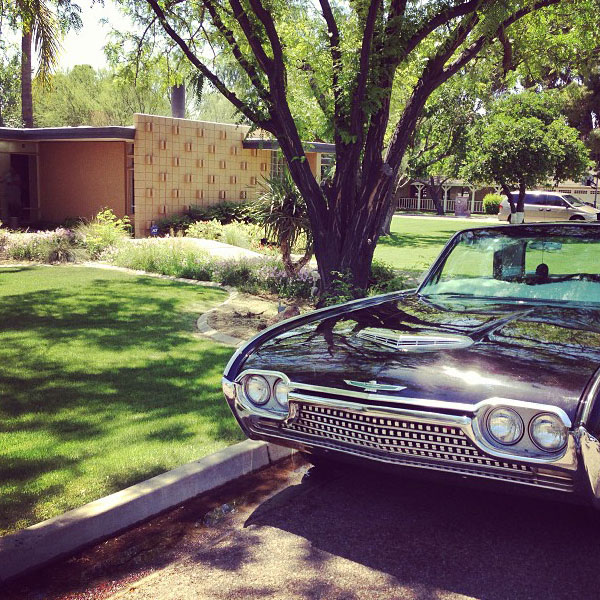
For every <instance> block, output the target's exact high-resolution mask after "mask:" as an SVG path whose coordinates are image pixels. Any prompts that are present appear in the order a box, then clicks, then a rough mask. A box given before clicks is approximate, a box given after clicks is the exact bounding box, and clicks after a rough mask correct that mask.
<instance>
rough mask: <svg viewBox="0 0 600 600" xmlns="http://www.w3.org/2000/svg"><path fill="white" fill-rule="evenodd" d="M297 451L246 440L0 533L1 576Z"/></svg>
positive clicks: (35, 564) (89, 541)
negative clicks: (53, 515) (0, 534)
mask: <svg viewBox="0 0 600 600" xmlns="http://www.w3.org/2000/svg"><path fill="white" fill-rule="evenodd" d="M294 452H295V451H294V450H291V449H289V448H284V447H282V446H275V445H272V444H268V443H266V442H257V441H252V440H246V441H244V442H240V443H239V444H235V445H234V446H230V447H228V448H225V449H224V450H221V451H219V452H216V453H215V454H211V455H210V456H207V457H205V458H202V459H200V460H197V461H193V462H190V463H187V464H185V465H183V466H181V467H179V468H177V469H174V470H172V471H168V472H167V473H163V474H162V475H157V476H156V477H152V478H151V479H148V480H147V481H143V482H141V483H138V484H136V485H133V486H131V487H128V488H126V489H124V490H122V491H120V492H116V493H115V494H111V495H110V496H106V497H105V498H101V499H100V500H95V501H94V502H90V503H89V504H86V505H84V506H81V507H80V508H76V509H74V510H70V511H69V512H66V513H65V514H63V515H59V516H58V517H54V518H52V519H48V520H47V521H42V522H41V523H37V524H36V525H32V526H31V527H28V528H27V529H23V530H21V531H18V532H16V533H13V534H9V535H5V536H3V537H0V582H4V581H6V580H8V579H10V578H13V577H16V576H17V575H22V574H23V573H25V572H27V571H30V570H33V569H36V568H38V567H41V566H42V565H44V564H46V563H48V562H50V561H52V560H54V559H56V558H59V557H61V556H65V555H68V554H72V553H73V552H75V551H76V550H78V549H80V548H82V547H84V546H87V545H89V544H92V543H94V542H98V541H100V540H102V539H105V538H107V537H109V536H111V535H114V534H116V533H118V532H119V531H121V530H123V529H126V528H128V527H131V526H132V525H135V524H136V523H139V522H140V521H143V520H145V519H148V518H149V517H153V516H155V515H157V514H159V513H161V512H162V511H164V510H167V509H169V508H173V507H174V506H177V505H178V504H181V503H182V502H185V501H186V500H189V499H190V498H193V497H194V496H197V495H198V494H202V493H204V492H208V491H210V490H213V489H215V488H217V487H219V486H221V485H224V484H226V483H229V482H231V481H233V480H235V479H237V478H238V477H242V476H243V475H247V474H249V473H252V472H254V471H257V470H259V469H261V468H263V467H267V466H269V465H271V464H273V463H275V462H277V461H279V460H282V459H284V458H286V457H288V456H291V455H292V454H293V453H294Z"/></svg>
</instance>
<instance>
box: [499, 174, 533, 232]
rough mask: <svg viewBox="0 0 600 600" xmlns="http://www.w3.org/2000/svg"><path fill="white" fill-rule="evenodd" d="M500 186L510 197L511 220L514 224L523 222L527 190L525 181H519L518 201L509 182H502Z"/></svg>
mask: <svg viewBox="0 0 600 600" xmlns="http://www.w3.org/2000/svg"><path fill="white" fill-rule="evenodd" d="M500 186H501V187H502V191H503V192H504V195H505V196H506V197H507V198H508V204H509V205H510V222H511V223H512V224H514V225H519V224H521V223H523V222H524V221H525V192H526V190H527V187H526V185H525V183H524V182H520V183H519V196H518V197H517V202H516V203H515V201H514V200H513V197H512V194H511V193H510V192H511V190H510V187H509V186H508V184H506V183H504V182H501V183H500Z"/></svg>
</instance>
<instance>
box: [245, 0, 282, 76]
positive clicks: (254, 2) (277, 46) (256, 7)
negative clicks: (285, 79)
mask: <svg viewBox="0 0 600 600" xmlns="http://www.w3.org/2000/svg"><path fill="white" fill-rule="evenodd" d="M250 6H251V7H252V10H253V11H254V14H255V15H256V16H257V17H258V20H259V21H260V22H261V23H262V24H263V27H264V28H265V31H266V32H267V37H268V38H269V43H270V44H271V49H272V50H273V59H274V61H275V64H276V65H278V66H279V67H281V69H283V66H284V65H283V48H282V47H281V40H280V39H279V35H278V34H277V30H276V29H275V23H274V21H273V17H272V16H271V13H270V12H269V11H267V10H265V8H264V6H263V5H262V3H261V1H260V0H250Z"/></svg>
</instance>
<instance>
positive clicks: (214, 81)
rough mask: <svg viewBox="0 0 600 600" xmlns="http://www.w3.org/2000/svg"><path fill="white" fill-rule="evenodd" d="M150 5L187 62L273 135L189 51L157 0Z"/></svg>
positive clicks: (266, 123) (267, 124)
mask: <svg viewBox="0 0 600 600" xmlns="http://www.w3.org/2000/svg"><path fill="white" fill-rule="evenodd" d="M146 2H147V3H148V4H149V5H150V7H151V8H152V10H153V11H154V14H155V15H156V16H157V17H158V21H159V22H160V24H161V26H162V28H163V29H164V30H165V33H166V34H167V35H168V36H169V37H170V38H171V39H172V40H173V41H174V42H175V43H176V44H177V45H178V46H179V47H180V48H181V50H182V52H183V53H184V54H185V56H186V57H187V58H188V60H189V61H190V62H191V63H192V64H193V65H194V66H195V67H196V68H197V69H198V70H199V71H200V72H201V73H202V74H203V75H204V76H205V77H206V78H207V79H208V80H209V81H210V82H211V83H212V84H213V85H214V86H215V88H217V90H219V92H221V94H223V96H225V98H227V100H229V102H231V104H233V105H234V106H235V107H236V108H237V109H238V110H239V111H240V112H241V113H242V114H243V115H244V116H246V117H247V118H248V119H250V120H251V121H252V122H253V123H256V124H257V125H260V126H261V127H262V128H264V129H266V130H267V131H270V132H271V133H273V127H272V123H271V121H270V120H267V119H262V118H261V116H260V115H259V114H257V113H255V112H254V111H253V110H252V109H251V108H250V107H249V106H247V105H246V104H244V102H242V101H241V100H240V99H239V98H238V97H237V96H236V95H235V93H234V92H232V91H231V90H230V89H229V88H227V86H226V85H225V84H224V83H223V82H222V81H221V80H220V79H219V77H217V75H215V74H214V73H213V72H212V71H211V70H210V69H209V68H208V67H207V66H206V65H205V64H204V63H203V62H202V61H201V60H200V59H199V58H198V57H197V56H196V55H195V54H194V53H193V52H192V51H191V49H190V47H189V46H188V44H187V43H186V42H185V41H184V40H183V39H182V38H181V37H180V36H179V35H178V34H177V32H176V31H175V30H174V29H173V28H172V27H171V25H170V24H169V22H168V21H167V17H166V15H165V13H164V12H163V10H162V8H161V7H160V6H159V4H158V1H157V0H146Z"/></svg>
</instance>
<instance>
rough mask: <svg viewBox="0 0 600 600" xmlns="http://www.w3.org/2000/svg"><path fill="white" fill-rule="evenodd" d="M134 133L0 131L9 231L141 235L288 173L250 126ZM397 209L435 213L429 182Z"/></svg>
mask: <svg viewBox="0 0 600 600" xmlns="http://www.w3.org/2000/svg"><path fill="white" fill-rule="evenodd" d="M133 123H134V124H133V126H131V127H53V128H41V129H9V128H0V221H3V222H4V223H6V224H8V225H9V226H10V227H16V226H18V225H28V224H40V223H46V224H47V225H48V226H51V225H56V224H60V223H62V222H64V221H65V220H66V219H69V218H77V217H84V218H90V217H92V216H93V215H95V214H96V213H98V212H99V211H100V210H101V209H102V208H104V207H108V208H111V209H112V210H113V211H114V212H115V214H117V215H118V216H123V215H128V216H129V217H130V218H131V220H132V222H133V224H134V232H135V236H136V237H144V236H146V235H148V233H149V231H150V227H151V226H152V225H153V223H154V222H155V221H156V220H158V219H160V218H162V217H165V216H169V215H173V214H180V213H183V212H185V211H186V210H187V209H188V207H189V206H210V205H212V204H217V203H220V202H224V201H235V202H240V201H244V200H251V199H254V198H255V197H256V195H257V194H258V193H259V192H260V190H261V182H262V180H263V177H268V176H269V175H272V174H274V173H278V172H280V171H281V169H282V168H283V157H282V155H281V152H279V150H278V144H277V142H276V141H274V140H270V139H264V138H262V137H252V134H250V127H248V126H243V125H231V124H223V123H209V122H202V121H192V120H187V119H179V118H173V117H158V116H154V115H144V114H136V115H134V119H133ZM304 150H305V153H306V157H307V160H308V162H309V164H310V166H311V169H312V171H313V173H315V175H316V176H317V178H318V179H320V177H321V175H322V173H323V172H324V171H326V170H327V168H329V166H330V165H331V164H332V161H333V157H334V155H333V152H334V150H335V149H334V146H333V145H332V144H326V143H320V142H307V143H305V146H304ZM443 188H444V190H443V191H444V207H445V209H446V211H447V212H453V211H454V207H455V200H456V198H457V196H459V195H460V196H462V197H465V198H466V199H467V200H468V206H469V209H470V211H471V212H482V199H483V196H484V194H485V193H487V192H488V191H493V188H490V187H487V188H477V187H475V186H473V185H471V184H468V183H465V182H459V181H450V180H448V181H447V182H446V183H445V184H444V186H443ZM559 191H564V192H566V193H572V194H574V195H577V196H579V197H580V198H581V199H582V200H584V201H588V202H589V201H592V200H593V196H592V194H594V190H592V189H591V188H589V187H586V186H580V185H577V184H569V185H568V186H566V187H565V185H562V186H559ZM395 203H396V207H397V208H399V209H405V210H415V211H423V210H424V211H428V210H429V211H433V210H434V205H433V201H432V200H431V198H428V197H427V194H426V188H425V186H424V185H423V184H422V183H418V182H412V183H410V184H408V185H406V186H404V187H403V188H400V189H398V190H397V191H396V197H395Z"/></svg>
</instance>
